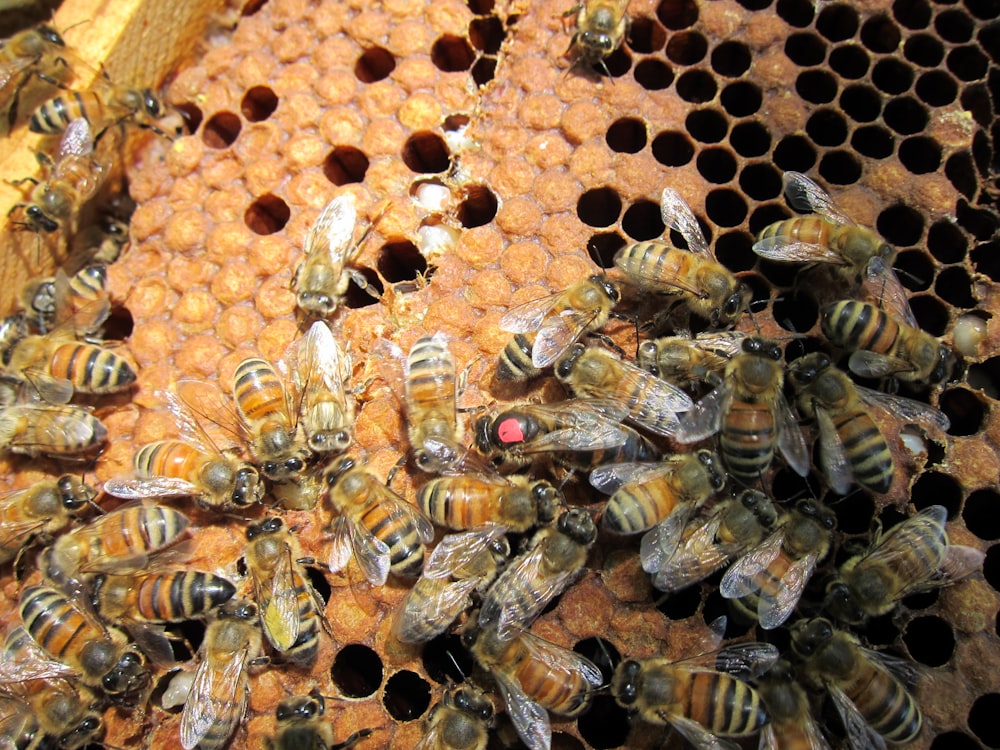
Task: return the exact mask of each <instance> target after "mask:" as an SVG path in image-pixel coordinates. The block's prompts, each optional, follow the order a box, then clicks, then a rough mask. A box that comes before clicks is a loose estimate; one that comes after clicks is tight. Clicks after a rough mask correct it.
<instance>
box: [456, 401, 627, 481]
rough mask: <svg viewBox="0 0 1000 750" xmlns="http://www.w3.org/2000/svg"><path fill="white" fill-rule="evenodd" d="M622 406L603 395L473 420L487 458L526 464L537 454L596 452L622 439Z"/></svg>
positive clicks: (522, 407)
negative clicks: (604, 397)
mask: <svg viewBox="0 0 1000 750" xmlns="http://www.w3.org/2000/svg"><path fill="white" fill-rule="evenodd" d="M626 413H627V412H626V409H625V407H623V406H622V405H621V404H619V403H617V402H614V401H609V400H607V399H573V400H567V401H562V402H559V403H557V404H522V405H520V406H514V407H511V408H509V409H505V410H503V411H501V412H498V413H496V414H493V415H486V416H483V417H480V418H479V419H478V420H476V425H475V435H476V447H477V448H478V449H479V451H480V452H481V453H482V454H483V455H485V456H487V457H490V458H492V457H496V458H499V459H502V460H504V461H505V462H508V463H512V464H516V465H524V464H527V463H530V462H531V460H532V457H533V456H534V455H535V454H539V453H541V454H544V453H563V452H567V451H600V450H603V449H607V448H617V447H618V446H621V445H623V444H625V442H626V441H627V439H628V435H627V434H626V432H625V431H624V430H623V429H622V425H620V424H618V423H619V422H621V420H622V419H624V418H625V415H626Z"/></svg>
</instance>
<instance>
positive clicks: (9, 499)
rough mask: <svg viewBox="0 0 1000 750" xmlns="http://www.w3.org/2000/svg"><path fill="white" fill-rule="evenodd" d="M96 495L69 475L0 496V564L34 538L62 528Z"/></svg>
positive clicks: (81, 481)
mask: <svg viewBox="0 0 1000 750" xmlns="http://www.w3.org/2000/svg"><path fill="white" fill-rule="evenodd" d="M95 497H97V493H96V492H95V491H94V489H93V488H92V487H90V486H89V485H88V484H86V483H85V482H84V481H83V480H82V479H79V478H78V477H75V476H73V475H72V474H63V475H62V476H61V477H58V478H56V479H51V480H44V481H41V482H36V483H35V484H33V485H32V486H31V487H28V488H27V489H23V490H14V491H13V492H8V493H4V494H3V495H0V565H2V564H4V563H8V562H10V561H11V560H13V559H14V558H15V556H18V555H19V554H20V552H21V551H22V550H23V549H25V548H26V547H27V546H28V545H29V544H31V543H32V541H33V540H34V539H38V538H41V539H43V540H47V539H51V538H52V536H53V535H54V534H56V533H57V532H59V531H62V530H63V529H65V528H66V527H67V526H69V524H70V522H71V521H72V519H73V518H75V517H76V514H77V512H78V511H79V510H81V509H82V508H83V507H84V506H86V505H92V504H93V502H94V498H95Z"/></svg>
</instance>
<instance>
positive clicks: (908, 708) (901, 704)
mask: <svg viewBox="0 0 1000 750" xmlns="http://www.w3.org/2000/svg"><path fill="white" fill-rule="evenodd" d="M865 672H866V673H868V677H869V678H870V679H868V680H863V679H859V680H856V681H855V682H854V683H853V684H851V685H847V686H845V688H844V692H845V693H846V694H847V697H848V698H850V699H851V702H852V703H854V705H855V706H856V707H857V709H858V711H859V712H860V713H861V715H862V716H864V717H865V719H866V720H867V721H868V723H869V724H870V725H871V726H872V728H873V729H875V731H877V732H878V733H879V734H881V735H882V736H883V737H885V738H886V739H887V740H889V741H890V742H893V743H898V744H903V743H906V742H909V741H911V740H912V739H914V738H915V737H916V736H917V734H919V732H920V728H921V725H922V724H923V716H922V715H921V713H920V708H919V707H918V706H917V704H916V702H915V701H914V700H913V697H912V696H911V695H910V694H909V693H908V692H906V690H905V689H904V688H903V686H902V685H900V684H899V683H898V682H896V680H895V679H893V678H891V677H889V676H888V675H887V674H885V673H884V672H882V671H880V670H878V669H875V668H873V667H869V669H866V670H865ZM859 678H863V675H859ZM862 682H863V683H864V684H862Z"/></svg>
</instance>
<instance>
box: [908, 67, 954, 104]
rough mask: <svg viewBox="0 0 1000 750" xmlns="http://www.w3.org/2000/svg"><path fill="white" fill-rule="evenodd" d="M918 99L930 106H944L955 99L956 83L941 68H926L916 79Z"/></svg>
mask: <svg viewBox="0 0 1000 750" xmlns="http://www.w3.org/2000/svg"><path fill="white" fill-rule="evenodd" d="M915 91H916V93H917V96H918V97H920V101H922V102H923V103H924V104H929V105H930V106H932V107H944V106H946V105H948V104H951V103H952V102H953V101H955V97H957V96H958V84H957V83H956V82H955V79H954V78H952V77H951V76H950V75H948V74H947V73H946V72H944V71H943V70H928V71H926V72H925V73H922V74H921V75H920V78H918V79H917V87H916V89H915Z"/></svg>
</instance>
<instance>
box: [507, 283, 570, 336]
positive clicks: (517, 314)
mask: <svg viewBox="0 0 1000 750" xmlns="http://www.w3.org/2000/svg"><path fill="white" fill-rule="evenodd" d="M563 294H565V292H557V293H556V294H549V295H547V296H545V297H539V298H538V299H533V300H530V301H528V302H524V303H522V304H520V305H517V306H516V307H512V308H511V309H510V310H508V311H507V312H506V313H505V314H504V315H503V317H501V318H500V322H499V324H498V325H499V327H500V330H501V331H508V332H509V333H530V332H532V331H537V330H538V329H539V328H541V325H542V321H543V320H545V316H546V315H548V314H549V312H550V311H551V310H552V308H553V307H555V306H556V304H557V303H558V302H559V301H560V299H561V298H562V296H563Z"/></svg>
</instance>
